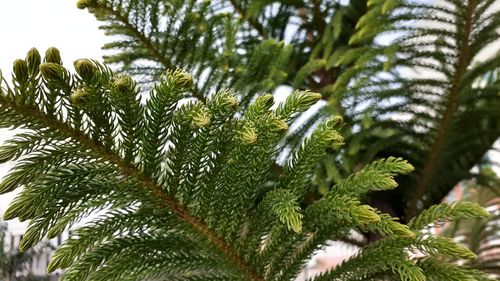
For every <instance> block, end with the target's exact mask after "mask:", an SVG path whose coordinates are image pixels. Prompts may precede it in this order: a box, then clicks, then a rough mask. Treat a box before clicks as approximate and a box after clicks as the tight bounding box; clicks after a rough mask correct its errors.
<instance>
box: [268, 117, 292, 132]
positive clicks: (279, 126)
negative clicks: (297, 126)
mask: <svg viewBox="0 0 500 281" xmlns="http://www.w3.org/2000/svg"><path fill="white" fill-rule="evenodd" d="M271 124H272V127H271V130H272V131H274V132H279V133H284V132H286V131H287V130H288V124H287V123H286V122H285V120H283V119H274V120H272V121H271Z"/></svg>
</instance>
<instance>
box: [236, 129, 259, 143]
mask: <svg viewBox="0 0 500 281" xmlns="http://www.w3.org/2000/svg"><path fill="white" fill-rule="evenodd" d="M239 135H240V139H241V141H242V142H243V143H244V144H254V143H255V142H256V141H257V132H256V131H255V129H254V128H253V127H248V126H244V127H243V128H242V129H241V131H239Z"/></svg>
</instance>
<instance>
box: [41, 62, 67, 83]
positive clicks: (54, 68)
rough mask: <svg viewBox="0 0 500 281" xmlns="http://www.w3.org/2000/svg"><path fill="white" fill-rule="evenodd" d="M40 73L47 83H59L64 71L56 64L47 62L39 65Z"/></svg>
mask: <svg viewBox="0 0 500 281" xmlns="http://www.w3.org/2000/svg"><path fill="white" fill-rule="evenodd" d="M40 72H41V73H42V76H43V78H45V79H46V80H48V81H57V80H59V81H60V80H63V78H64V72H65V69H64V68H63V67H62V66H61V65H59V64H57V63H50V62H48V63H42V64H40Z"/></svg>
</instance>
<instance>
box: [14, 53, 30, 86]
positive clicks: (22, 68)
mask: <svg viewBox="0 0 500 281" xmlns="http://www.w3.org/2000/svg"><path fill="white" fill-rule="evenodd" d="M13 72H14V77H15V78H16V80H17V81H18V82H19V83H21V84H23V83H26V81H28V78H29V75H28V64H27V63H26V61H25V60H21V59H18V60H15V61H14V67H13Z"/></svg>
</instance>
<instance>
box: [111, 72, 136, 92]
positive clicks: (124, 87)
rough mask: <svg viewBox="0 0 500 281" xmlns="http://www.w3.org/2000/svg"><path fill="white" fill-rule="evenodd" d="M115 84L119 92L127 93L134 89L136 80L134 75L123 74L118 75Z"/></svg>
mask: <svg viewBox="0 0 500 281" xmlns="http://www.w3.org/2000/svg"><path fill="white" fill-rule="evenodd" d="M113 86H114V87H115V88H116V89H117V90H118V92H120V93H127V92H130V91H132V90H134V87H135V84H134V80H132V77H130V76H121V77H117V78H116V79H115V80H114V81H113Z"/></svg>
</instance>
